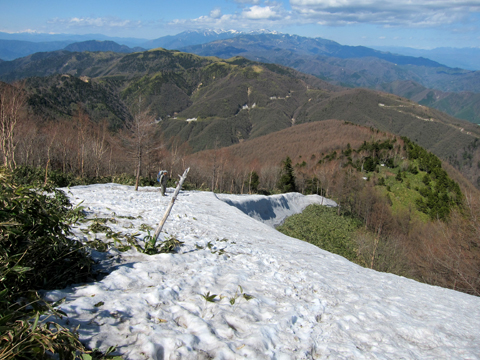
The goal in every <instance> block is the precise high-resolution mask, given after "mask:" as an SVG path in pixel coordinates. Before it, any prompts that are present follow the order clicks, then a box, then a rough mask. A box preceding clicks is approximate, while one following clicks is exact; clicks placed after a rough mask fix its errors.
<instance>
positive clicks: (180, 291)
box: [46, 184, 480, 359]
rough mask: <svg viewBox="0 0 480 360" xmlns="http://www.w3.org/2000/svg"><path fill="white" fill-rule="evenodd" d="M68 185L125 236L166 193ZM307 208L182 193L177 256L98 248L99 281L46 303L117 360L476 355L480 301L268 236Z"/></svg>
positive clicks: (158, 213) (174, 219) (174, 221)
mask: <svg viewBox="0 0 480 360" xmlns="http://www.w3.org/2000/svg"><path fill="white" fill-rule="evenodd" d="M66 191H68V193H69V196H70V198H71V200H72V201H73V202H74V203H77V204H78V203H80V202H82V201H83V203H82V206H86V210H87V211H88V214H89V216H90V217H94V216H98V217H111V216H112V213H113V212H114V213H115V214H116V215H115V216H116V217H117V220H118V221H117V223H115V224H112V223H107V225H108V226H110V227H111V228H112V231H122V232H130V233H133V232H136V231H137V230H135V229H138V228H139V226H140V224H142V223H145V224H148V225H150V226H152V227H155V226H156V224H157V223H158V221H159V219H160V218H161V217H162V216H163V213H164V211H165V209H166V207H167V206H168V203H169V202H170V198H171V196H172V193H173V189H168V192H167V196H165V197H162V196H161V195H160V192H159V191H158V188H154V187H143V188H139V191H134V190H133V187H131V186H124V185H117V184H102V185H90V186H76V187H72V188H70V189H67V190H66ZM325 200H326V199H325ZM317 201H319V199H318V198H314V197H302V196H301V195H299V194H284V195H282V196H273V197H262V196H234V195H223V194H222V195H215V194H213V193H209V192H197V191H182V192H180V194H179V196H178V199H177V202H176V203H175V205H174V207H173V210H172V213H171V215H170V217H169V218H168V220H167V222H166V224H165V226H164V232H163V233H162V234H161V237H162V239H165V238H167V237H169V236H175V237H176V238H177V239H178V240H180V241H183V242H184V245H183V246H182V247H180V250H179V251H178V252H177V253H175V254H159V255H153V256H147V255H144V254H141V253H138V252H136V251H133V250H130V251H127V252H124V253H120V252H118V251H116V250H114V249H112V250H109V251H108V252H107V253H103V254H101V253H95V254H96V255H97V257H98V259H99V261H100V263H99V266H101V267H103V268H104V269H108V270H109V273H108V275H107V276H105V277H104V278H103V279H102V280H101V281H98V282H94V283H89V284H78V285H75V286H71V287H69V288H66V289H63V290H56V291H49V292H48V293H46V297H47V298H48V299H50V300H58V299H61V298H63V297H66V301H65V303H64V304H62V306H61V309H62V310H63V311H65V312H66V313H67V314H68V322H69V324H70V326H77V325H80V329H79V334H80V338H81V340H82V341H84V342H86V343H87V344H88V345H89V346H90V347H92V348H95V347H99V348H100V349H103V350H105V349H106V348H107V347H109V346H112V345H117V346H118V347H117V351H118V352H119V353H121V354H122V355H123V356H124V357H125V358H126V359H180V358H182V359H199V358H213V359H238V358H248V359H478V358H479V357H480V345H479V344H480V327H479V326H478V319H479V318H480V298H478V297H474V296H470V295H467V294H463V293H460V292H456V291H453V290H448V289H443V288H440V287H435V286H429V285H425V284H421V283H418V282H416V281H413V280H409V279H406V278H403V277H399V276H395V275H391V274H386V273H380V272H376V271H373V270H370V269H365V268H362V267H360V266H358V265H355V264H353V263H351V262H349V261H347V260H346V259H344V258H342V257H340V256H337V255H333V254H330V253H328V252H326V251H324V250H322V249H319V248H318V247H316V246H313V245H311V244H308V243H306V242H303V241H300V240H297V239H294V238H291V237H288V236H285V235H283V234H281V233H279V232H278V231H276V230H275V229H274V228H272V226H271V225H272V224H273V223H275V221H276V220H275V219H276V218H277V217H282V216H286V214H287V213H288V214H290V213H294V212H296V211H301V210H300V209H302V208H303V206H306V204H307V203H311V202H317ZM229 204H231V205H234V206H231V205H229ZM239 209H242V210H239ZM246 213H248V214H250V215H252V216H254V217H256V218H257V219H259V220H261V221H257V220H255V219H254V218H252V217H250V216H248V215H247V214H246ZM127 215H128V216H133V217H134V218H129V219H126V218H124V217H123V218H122V216H127ZM264 222H265V223H264ZM83 226H85V225H81V226H78V227H75V229H74V233H75V235H76V236H77V237H78V238H79V239H83V238H84V236H85V235H84V234H83V233H82V232H81V230H80V227H83ZM132 227H133V228H132ZM240 286H241V288H240ZM207 292H210V294H216V295H217V296H216V298H215V301H214V302H213V303H211V302H207V301H205V300H204V298H203V297H202V295H205V294H206V293H207ZM243 293H245V294H248V295H251V296H253V298H251V299H250V300H247V298H248V297H247V298H245V297H243V295H242V294H243ZM232 299H235V301H234V302H233V301H232ZM231 302H233V305H232V303H231ZM62 321H63V323H64V324H65V323H66V321H67V319H66V318H64V319H63V320H62Z"/></svg>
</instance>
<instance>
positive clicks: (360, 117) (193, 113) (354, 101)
mask: <svg viewBox="0 0 480 360" xmlns="http://www.w3.org/2000/svg"><path fill="white" fill-rule="evenodd" d="M53 74H64V75H70V76H71V77H72V78H68V77H65V76H64V77H61V76H58V75H57V76H56V77H55V76H54V77H50V78H47V79H46V80H45V81H43V80H42V79H43V76H51V75H53ZM32 75H35V76H36V77H37V78H35V80H34V79H28V80H27V82H26V85H27V87H28V88H29V91H30V93H31V94H35V95H34V96H33V95H32V96H31V97H30V100H29V103H30V105H31V106H32V107H33V108H34V111H35V112H36V113H37V114H39V115H41V116H42V117H44V118H48V116H51V115H52V114H57V115H58V116H62V114H64V115H65V116H67V117H68V116H72V114H73V112H72V111H73V110H75V106H76V105H77V104H83V106H84V108H85V110H86V111H87V113H88V114H89V116H90V117H91V118H92V119H100V118H106V119H108V121H109V122H110V126H111V127H112V128H118V127H120V126H121V124H122V122H124V121H126V120H128V119H129V118H131V117H132V115H133V114H134V113H135V112H136V111H138V109H139V104H140V106H141V107H142V108H144V109H148V110H149V112H150V114H151V115H152V116H153V117H154V118H155V119H157V120H159V123H160V127H161V128H162V132H163V136H164V137H165V139H172V138H174V137H175V138H176V139H177V140H176V141H177V142H180V143H183V142H188V144H189V146H190V148H191V149H192V150H193V151H198V150H202V149H205V148H212V147H216V146H217V147H221V146H229V145H232V144H235V143H238V142H241V141H245V140H247V139H250V138H255V137H258V136H261V135H265V134H268V133H271V132H274V131H278V130H281V129H285V128H288V127H291V126H294V125H295V124H301V123H306V122H311V121H321V120H328V119H340V120H345V121H350V122H353V123H357V124H361V125H365V126H372V127H375V128H378V129H380V130H382V131H389V132H393V133H396V134H399V135H403V136H407V137H409V138H411V139H412V140H414V141H417V142H418V143H419V144H420V145H422V146H424V147H426V148H427V149H429V150H431V151H433V152H434V153H436V154H438V155H439V156H442V157H443V158H445V159H446V158H449V159H450V161H451V162H452V163H453V164H456V166H457V167H458V168H462V170H463V171H464V173H466V174H467V175H468V177H469V179H470V180H471V181H472V182H473V183H476V181H477V178H478V176H479V175H480V173H479V174H477V173H478V172H480V169H477V167H476V166H475V167H474V166H473V164H476V162H477V161H479V160H480V150H478V151H477V147H476V146H477V145H476V144H477V142H476V141H475V140H476V138H477V137H479V136H480V130H479V129H478V128H477V127H476V126H474V125H473V124H470V123H468V122H464V121H461V120H458V119H455V118H452V117H449V116H448V115H446V114H444V113H441V112H438V111H436V110H433V109H430V108H427V107H424V106H419V105H417V104H415V103H413V102H411V101H409V100H407V99H403V98H400V97H398V96H394V95H389V94H385V93H381V92H377V91H371V90H365V89H346V88H341V87H338V86H334V85H332V84H329V83H327V82H325V81H322V80H320V79H318V78H316V77H314V76H311V75H306V74H302V73H299V72H297V71H295V70H293V69H290V68H286V67H283V66H278V65H274V64H262V63H258V62H254V61H250V60H246V59H244V58H241V57H235V58H231V59H227V60H223V59H219V58H214V57H200V56H198V55H194V54H188V53H182V52H178V51H167V50H164V49H156V50H150V51H145V52H138V53H132V54H118V53H112V52H105V53H104V52H82V53H77V52H67V51H59V52H52V53H38V54H35V55H31V56H29V57H26V58H23V59H18V60H15V61H12V62H5V63H1V64H0V76H1V78H2V79H4V80H13V79H21V78H25V77H29V76H32ZM77 78H78V79H80V78H81V79H82V80H78V79H77ZM62 89H63V90H62ZM66 89H68V90H66ZM55 94H57V95H55ZM49 99H50V100H49ZM55 99H61V101H55ZM44 105H45V106H44ZM160 120H161V121H160ZM465 152H467V157H466V158H465ZM477 152H479V154H477ZM477 158H478V160H477ZM465 165H467V166H465Z"/></svg>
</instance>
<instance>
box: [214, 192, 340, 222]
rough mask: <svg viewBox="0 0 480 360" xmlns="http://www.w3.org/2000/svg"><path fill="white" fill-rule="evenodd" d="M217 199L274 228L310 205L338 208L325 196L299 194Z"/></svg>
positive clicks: (231, 196)
mask: <svg viewBox="0 0 480 360" xmlns="http://www.w3.org/2000/svg"><path fill="white" fill-rule="evenodd" d="M217 198H219V199H220V200H222V201H224V202H226V203H227V204H229V205H232V206H235V207H236V208H237V209H239V210H240V211H242V212H243V213H245V214H246V215H248V216H250V217H251V218H254V219H255V220H258V221H261V222H263V223H264V224H267V225H269V226H272V227H276V226H278V225H281V224H282V223H283V222H284V221H285V219H286V218H287V217H289V216H292V215H295V214H299V213H301V212H302V211H303V210H305V208H306V207H307V206H308V205H312V204H318V205H325V206H337V203H336V202H335V201H333V200H330V199H327V198H325V197H323V196H319V195H307V196H304V195H302V194H299V193H288V194H279V195H271V196H265V195H226V194H221V195H217Z"/></svg>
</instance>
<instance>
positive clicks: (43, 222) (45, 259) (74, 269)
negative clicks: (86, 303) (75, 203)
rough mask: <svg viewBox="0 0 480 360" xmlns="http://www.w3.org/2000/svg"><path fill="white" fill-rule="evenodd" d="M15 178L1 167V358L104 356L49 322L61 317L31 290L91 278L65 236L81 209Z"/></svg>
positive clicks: (81, 252) (86, 260)
mask: <svg viewBox="0 0 480 360" xmlns="http://www.w3.org/2000/svg"><path fill="white" fill-rule="evenodd" d="M24 175H25V176H24V177H23V179H25V178H26V176H30V175H32V174H28V173H24ZM33 175H34V174H33ZM33 175H32V176H33ZM16 180H17V178H16V177H15V175H12V174H11V173H9V172H7V171H6V170H5V169H0V359H2V360H4V359H50V358H51V357H52V355H53V354H54V355H56V356H57V357H58V358H59V359H88V358H90V359H94V358H95V359H100V358H105V354H101V353H98V351H88V350H87V349H85V347H84V346H83V345H82V344H81V342H80V341H79V339H78V334H77V333H76V332H75V331H73V332H72V331H70V330H69V329H67V328H64V327H62V326H60V325H59V324H57V323H55V322H54V321H51V318H52V316H57V317H58V316H62V315H65V314H63V313H62V312H61V311H58V310H55V308H54V307H55V306H56V304H53V305H49V304H46V303H45V302H43V301H42V300H41V299H40V298H39V296H38V295H37V293H36V291H35V290H38V289H58V288H63V287H65V286H67V285H69V284H72V283H78V282H85V281H87V280H88V279H90V278H91V272H90V270H91V264H92V260H91V259H90V257H89V255H88V253H87V251H86V250H85V249H84V248H83V246H82V245H81V244H80V243H79V242H76V241H73V240H71V239H69V238H68V235H69V234H70V224H72V223H73V222H75V221H76V220H77V219H78V218H79V211H80V210H79V209H74V208H72V206H71V204H70V202H69V200H68V198H67V196H66V195H65V194H64V193H63V192H62V191H59V190H55V189H54V188H53V187H50V186H47V187H40V186H37V187H36V188H32V187H30V186H27V185H24V184H22V183H21V182H18V181H16ZM109 350H110V352H111V350H112V349H109Z"/></svg>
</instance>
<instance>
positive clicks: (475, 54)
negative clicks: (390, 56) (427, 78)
mask: <svg viewBox="0 0 480 360" xmlns="http://www.w3.org/2000/svg"><path fill="white" fill-rule="evenodd" d="M374 48H375V49H377V50H381V51H389V52H392V53H395V54H401V55H407V56H417V57H418V56H421V57H425V58H429V59H432V60H434V61H438V62H440V63H442V64H445V65H447V66H449V67H454V68H461V69H467V70H480V48H478V47H477V48H436V49H431V50H424V49H412V48H407V47H396V46H374Z"/></svg>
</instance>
